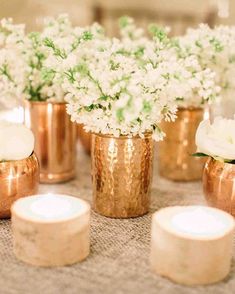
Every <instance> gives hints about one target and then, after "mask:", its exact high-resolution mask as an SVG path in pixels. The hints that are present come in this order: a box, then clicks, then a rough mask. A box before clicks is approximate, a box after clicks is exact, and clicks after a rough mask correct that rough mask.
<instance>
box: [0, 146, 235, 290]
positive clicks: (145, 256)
mask: <svg viewBox="0 0 235 294" xmlns="http://www.w3.org/2000/svg"><path fill="white" fill-rule="evenodd" d="M154 165H155V168H154V177H153V187H152V201H151V210H150V213H149V214H147V215H145V216H143V217H139V218H133V219H124V220H121V219H110V218H106V217H102V216H99V215H98V214H96V213H94V212H92V220H91V253H90V255H89V257H88V258H87V259H86V260H85V261H83V262H81V263H78V264H76V265H73V266H65V267H59V268H39V267H34V266H30V265H26V264H24V263H22V262H20V261H18V260H17V259H16V258H15V256H14V254H13V251H12V233H11V224H10V220H1V221H0V294H21V293H24V294H28V293H30V294H60V293H61V294H73V293H74V294H75V293H76V294H78V293H79V294H83V293H94V294H101V293H102V294H109V293H112V294H119V293H127V294H132V293H133V294H136V293H146V294H155V293H157V294H163V293H164V294H169V293H170V294H171V293H172V294H185V293H187V294H205V293H207V294H222V293H229V294H230V293H234V292H235V266H234V264H233V265H232V269H231V273H230V275H229V277H228V278H226V279H225V280H224V281H222V282H220V283H217V284H214V285H210V286H206V287H185V286H180V285H177V284H174V283H172V282H170V281H169V280H167V279H165V278H162V277H159V276H156V275H154V274H153V273H152V272H151V271H150V269H149V251H150V247H149V246H150V226H151V215H152V213H153V212H155V211H156V210H157V209H159V208H161V207H166V206H171V205H189V204H202V205H205V201H204V198H203V194H202V187H201V183H200V182H194V183H174V182H170V181H167V180H165V179H162V178H160V177H159V176H158V173H157V168H156V165H157V158H156V156H155V164H154ZM39 192H41V193H48V192H57V193H63V194H70V195H74V196H77V197H80V198H82V199H84V200H87V201H89V202H91V198H92V191H91V176H90V157H89V156H88V155H87V154H85V153H84V151H83V150H82V148H81V146H79V148H78V158H77V177H76V179H74V180H72V181H70V182H68V183H65V184H58V185H40V191H39Z"/></svg>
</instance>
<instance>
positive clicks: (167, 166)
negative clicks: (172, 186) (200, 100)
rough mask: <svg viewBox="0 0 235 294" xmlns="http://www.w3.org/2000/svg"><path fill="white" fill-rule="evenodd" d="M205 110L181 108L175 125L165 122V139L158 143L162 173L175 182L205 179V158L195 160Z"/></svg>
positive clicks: (163, 126) (162, 125) (160, 171)
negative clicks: (198, 130)
mask: <svg viewBox="0 0 235 294" xmlns="http://www.w3.org/2000/svg"><path fill="white" fill-rule="evenodd" d="M205 113H206V110H204V109H203V108H179V109H178V112H177V118H176V120H175V121H174V122H163V123H162V124H161V127H162V129H163V131H164V132H165V133H166V137H165V138H164V140H163V141H162V142H160V143H159V144H158V147H159V149H158V151H159V173H160V175H161V176H162V177H165V178H167V179H170V180H173V181H195V180H200V179H201V177H202V172H203V167H204V164H205V159H204V158H201V157H193V156H192V154H193V153H195V152H196V149H197V147H196V144H195V135H196V131H197V128H198V125H199V123H200V122H201V121H202V120H203V118H204V115H205Z"/></svg>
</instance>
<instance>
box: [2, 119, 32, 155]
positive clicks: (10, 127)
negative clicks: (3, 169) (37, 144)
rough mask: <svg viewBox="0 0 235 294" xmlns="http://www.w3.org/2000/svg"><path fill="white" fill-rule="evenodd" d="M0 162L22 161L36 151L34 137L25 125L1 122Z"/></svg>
mask: <svg viewBox="0 0 235 294" xmlns="http://www.w3.org/2000/svg"><path fill="white" fill-rule="evenodd" d="M0 146H1V148H0V161H3V160H21V159H24V158H27V157H29V156H30V155H31V153H32V152H33V150H34V135H33V133H32V132H31V131H30V130H29V129H28V128H26V127H25V126H24V125H21V124H15V123H9V122H5V121H2V122H0Z"/></svg>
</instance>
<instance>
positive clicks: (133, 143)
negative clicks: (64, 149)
mask: <svg viewBox="0 0 235 294" xmlns="http://www.w3.org/2000/svg"><path fill="white" fill-rule="evenodd" d="M91 155H92V179H93V208H94V210H95V211H96V212H98V213H99V214H101V215H104V216H108V217H114V218H128V217H137V216H141V215H144V214H145V213H147V212H148V210H149V204H150V189H151V182H152V164H153V140H152V138H151V134H147V135H146V136H145V138H144V139H141V138H140V137H134V138H127V137H120V138H114V137H111V136H103V135H98V134H93V135H92V152H91Z"/></svg>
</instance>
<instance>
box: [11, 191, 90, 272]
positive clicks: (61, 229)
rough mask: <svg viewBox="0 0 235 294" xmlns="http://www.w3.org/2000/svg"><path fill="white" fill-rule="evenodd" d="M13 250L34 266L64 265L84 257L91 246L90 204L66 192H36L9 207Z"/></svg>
mask: <svg viewBox="0 0 235 294" xmlns="http://www.w3.org/2000/svg"><path fill="white" fill-rule="evenodd" d="M11 212H12V227H13V240H14V252H15V255H16V257H17V258H19V259H20V260H22V261H24V262H27V263H30V264H33V265H37V266H63V265H68V264H73V263H76V262H79V261H81V260H83V259H85V258H86V257H87V256H88V254H89V248H90V237H89V235H90V206H89V204H87V203H86V202H85V201H83V200H81V199H78V198H75V197H72V196H67V195H60V194H58V195H54V194H47V195H36V196H30V197H26V198H21V199H19V200H17V201H16V202H15V203H14V205H13V206H12V209H11Z"/></svg>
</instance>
